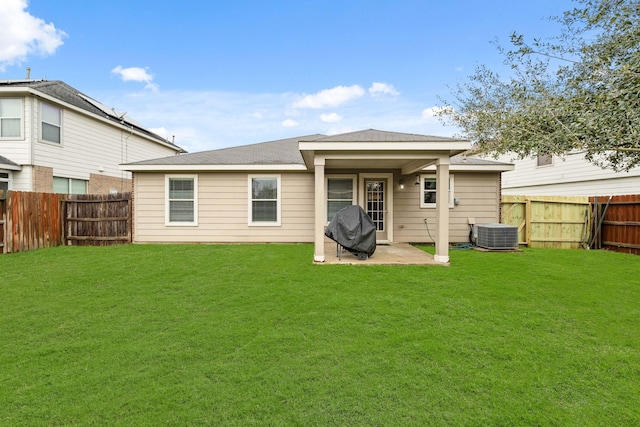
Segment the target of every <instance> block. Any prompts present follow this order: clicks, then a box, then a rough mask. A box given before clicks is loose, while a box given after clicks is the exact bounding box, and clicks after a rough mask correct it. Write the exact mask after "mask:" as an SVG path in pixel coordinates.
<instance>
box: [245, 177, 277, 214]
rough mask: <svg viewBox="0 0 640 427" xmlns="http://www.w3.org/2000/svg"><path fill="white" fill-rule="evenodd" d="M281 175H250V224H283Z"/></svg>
mask: <svg viewBox="0 0 640 427" xmlns="http://www.w3.org/2000/svg"><path fill="white" fill-rule="evenodd" d="M280 181H281V177H280V175H249V225H250V226H279V225H280V224H281V218H280V214H281V199H282V197H281V196H282V194H281V188H280V184H281V183H280Z"/></svg>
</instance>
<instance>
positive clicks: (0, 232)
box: [0, 190, 6, 254]
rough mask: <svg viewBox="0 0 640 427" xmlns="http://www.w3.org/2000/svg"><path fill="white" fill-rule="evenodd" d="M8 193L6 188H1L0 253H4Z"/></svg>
mask: <svg viewBox="0 0 640 427" xmlns="http://www.w3.org/2000/svg"><path fill="white" fill-rule="evenodd" d="M5 197H6V194H4V190H0V254H3V253H4V236H5V223H6V220H5V218H6V213H5V212H6V207H5V205H6V203H5Z"/></svg>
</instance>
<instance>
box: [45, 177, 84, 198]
mask: <svg viewBox="0 0 640 427" xmlns="http://www.w3.org/2000/svg"><path fill="white" fill-rule="evenodd" d="M88 184H89V183H88V181H86V180H84V179H75V178H64V177H61V176H54V177H53V192H54V193H62V194H87V188H88Z"/></svg>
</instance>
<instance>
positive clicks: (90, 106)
mask: <svg viewBox="0 0 640 427" xmlns="http://www.w3.org/2000/svg"><path fill="white" fill-rule="evenodd" d="M0 87H14V88H20V87H24V88H31V89H33V90H36V91H38V92H42V93H44V94H46V95H49V96H51V97H53V98H55V99H57V100H60V101H62V102H65V103H67V104H71V105H73V106H74V107H77V108H80V109H82V110H84V111H87V112H89V113H92V114H95V115H98V116H100V117H104V118H106V119H108V120H110V121H112V122H114V123H121V122H122V121H124V122H125V123H126V124H128V125H129V126H133V127H134V128H135V129H136V130H137V131H138V132H141V133H143V134H145V135H147V136H149V137H151V138H154V139H156V140H158V141H161V142H162V143H164V144H169V145H172V146H174V147H176V149H177V150H181V151H182V149H181V148H180V147H178V146H177V145H175V144H173V143H171V142H170V141H168V140H166V139H165V138H163V137H161V136H160V135H157V134H155V133H153V132H151V131H150V130H149V129H146V128H145V127H143V126H141V125H140V124H139V123H137V122H135V121H134V120H131V119H129V118H127V117H126V116H125V117H120V114H118V113H117V112H116V111H114V110H112V109H109V108H107V107H106V106H103V105H102V104H101V103H100V102H98V101H96V100H94V99H92V98H91V97H89V96H87V95H85V94H83V93H82V92H80V91H79V90H77V89H75V88H73V87H71V86H69V85H68V84H66V83H65V82H62V81H60V80H51V81H50V80H0Z"/></svg>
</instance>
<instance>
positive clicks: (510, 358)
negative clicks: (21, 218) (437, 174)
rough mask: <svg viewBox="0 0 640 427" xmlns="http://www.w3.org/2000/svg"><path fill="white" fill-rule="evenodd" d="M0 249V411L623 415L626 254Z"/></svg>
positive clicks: (634, 336)
mask: <svg viewBox="0 0 640 427" xmlns="http://www.w3.org/2000/svg"><path fill="white" fill-rule="evenodd" d="M312 258H313V247H312V246H311V245H129V246H120V247H102V248H88V247H58V248H53V249H45V250H38V251H33V252H27V253H19V254H10V255H2V256H0V425H11V426H17V425H29V426H38V425H92V424H96V425H123V426H125V425H126V426H131V425H136V426H144V425H149V426H157V425H236V426H251V425H261V426H262V425H278V426H280V425H298V426H326V425H340V426H374V425H378V426H381V425H399V426H409V425H415V426H423V425H434V426H459V425H460V426H462V425H464V426H467V425H468V426H472V425H479V426H525V425H526V426H531V425H541V426H547V425H548V426H589V425H597V426H634V425H640V405H639V403H638V402H640V278H639V276H638V274H639V272H640V257H635V256H631V255H623V254H616V253H610V252H604V251H568V250H564V251H562V250H525V251H524V252H521V253H481V252H477V251H452V252H451V266H450V267H442V266H358V265H355V266H343V265H313V264H312V263H311V260H312Z"/></svg>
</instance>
